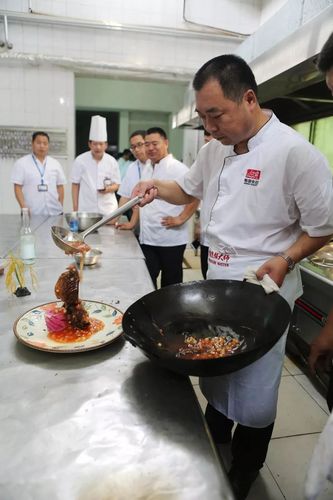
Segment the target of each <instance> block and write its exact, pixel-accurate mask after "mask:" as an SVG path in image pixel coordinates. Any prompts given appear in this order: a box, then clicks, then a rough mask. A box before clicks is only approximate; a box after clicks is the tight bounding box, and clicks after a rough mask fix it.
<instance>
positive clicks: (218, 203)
mask: <svg viewBox="0 0 333 500" xmlns="http://www.w3.org/2000/svg"><path fill="white" fill-rule="evenodd" d="M248 148H249V151H248V152H247V153H245V154H242V155H236V154H235V153H234V151H233V146H222V145H221V144H220V143H218V142H217V141H210V142H209V143H208V144H207V146H205V147H204V148H202V149H201V150H200V151H199V154H198V157H197V160H196V162H195V163H194V165H193V166H192V167H191V168H190V170H189V171H188V172H187V173H186V174H185V176H184V177H183V178H181V179H178V181H177V182H178V183H179V185H180V186H181V187H182V188H183V189H184V191H185V192H186V193H188V194H191V195H193V196H195V197H197V198H203V205H204V209H205V210H206V227H205V228H204V231H206V235H207V239H208V243H209V259H208V260H209V269H208V278H210V279H236V280H242V279H243V276H244V271H245V268H246V267H247V266H249V265H251V266H254V267H255V268H258V267H260V265H261V264H263V263H264V262H265V261H266V260H268V259H269V258H271V257H272V256H274V255H276V254H277V253H279V252H283V251H285V250H286V249H287V248H288V247H290V246H291V245H292V244H293V243H294V242H295V241H296V240H297V239H298V237H299V236H300V235H301V233H302V232H306V233H307V234H308V235H309V236H312V237H317V236H326V235H330V234H332V233H333V191H332V175H331V173H330V170H329V167H328V163H327V160H326V159H325V157H324V156H323V155H322V154H321V153H320V152H319V151H318V150H316V148H314V147H313V146H312V145H311V144H309V143H308V142H307V141H306V140H305V139H304V138H303V137H302V136H300V135H299V134H298V133H297V132H295V131H294V130H293V129H291V128H290V127H288V126H286V125H284V124H282V123H281V122H280V121H279V120H278V119H277V118H276V116H275V115H274V114H272V116H271V118H270V119H269V121H268V122H267V123H266V124H265V125H264V126H263V127H262V128H261V129H260V130H259V132H258V133H257V134H256V135H255V136H254V137H252V138H251V139H250V140H249V142H248ZM280 294H281V295H282V296H283V297H284V298H285V299H286V300H287V301H288V303H289V305H290V306H291V308H292V307H293V305H294V301H295V300H296V298H297V297H299V296H300V295H301V294H302V286H301V279H300V272H299V269H298V266H296V268H295V269H294V271H292V272H291V273H289V274H288V275H287V276H286V278H285V280H284V283H283V285H282V287H281V289H280ZM285 340H286V334H285V335H284V336H283V337H282V338H281V340H280V341H279V342H278V343H277V344H276V345H275V346H274V347H273V348H272V349H271V350H270V351H269V352H268V353H267V354H266V355H265V356H263V357H262V358H261V359H259V360H258V361H256V362H254V363H252V364H251V365H249V366H248V367H246V368H243V369H242V370H239V371H237V372H235V373H231V374H229V375H225V376H223V377H211V378H202V379H201V381H200V385H201V388H202V390H203V393H204V394H205V396H206V398H207V399H208V401H209V402H210V404H212V405H213V406H214V407H215V408H216V409H217V410H218V411H220V412H221V413H223V414H224V415H226V416H227V417H229V418H230V419H232V420H234V421H236V422H238V423H240V424H242V425H246V426H251V427H266V426H267V425H270V424H271V423H272V422H273V421H274V419H275V415H276V405H277V395H278V387H279V383H280V376H281V371H282V366H283V359H284V346H285Z"/></svg>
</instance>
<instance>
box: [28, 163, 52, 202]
mask: <svg viewBox="0 0 333 500" xmlns="http://www.w3.org/2000/svg"><path fill="white" fill-rule="evenodd" d="M31 156H32V159H33V162H34V164H35V165H36V168H37V170H38V172H39V174H40V184H38V185H37V191H39V192H44V193H45V191H48V189H49V188H48V185H47V184H45V182H44V174H45V169H46V161H45V164H44V169H43V170H41V168H40V167H39V165H38V163H37V161H36V158H35V157H34V155H31Z"/></svg>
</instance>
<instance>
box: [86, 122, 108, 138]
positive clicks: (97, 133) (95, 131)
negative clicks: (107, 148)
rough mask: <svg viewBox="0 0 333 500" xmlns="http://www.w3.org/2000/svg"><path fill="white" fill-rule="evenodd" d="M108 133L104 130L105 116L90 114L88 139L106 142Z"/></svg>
mask: <svg viewBox="0 0 333 500" xmlns="http://www.w3.org/2000/svg"><path fill="white" fill-rule="evenodd" d="M107 140H108V135H107V131H106V118H104V116H99V115H96V116H92V117H91V124H90V133H89V141H97V142H106V141H107Z"/></svg>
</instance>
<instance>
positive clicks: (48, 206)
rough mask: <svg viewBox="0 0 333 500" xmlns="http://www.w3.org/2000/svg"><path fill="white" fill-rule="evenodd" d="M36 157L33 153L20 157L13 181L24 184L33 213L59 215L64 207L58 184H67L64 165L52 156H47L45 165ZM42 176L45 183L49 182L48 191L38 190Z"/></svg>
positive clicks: (27, 202) (26, 198) (16, 163)
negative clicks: (60, 199) (60, 198)
mask: <svg viewBox="0 0 333 500" xmlns="http://www.w3.org/2000/svg"><path fill="white" fill-rule="evenodd" d="M34 159H35V161H36V162H37V165H38V167H39V169H38V167H37V166H36V163H35V162H34ZM34 159H33V156H32V154H28V155H26V156H23V157H22V158H19V159H18V160H17V161H16V162H15V164H14V167H13V170H12V175H11V181H12V182H13V183H14V184H19V185H20V186H22V191H23V195H24V200H25V203H26V206H27V207H28V208H29V209H30V213H31V214H35V215H37V214H38V215H40V214H43V215H59V214H61V213H62V212H63V207H62V205H61V203H60V201H59V195H58V191H57V186H61V185H64V184H66V177H65V174H64V171H63V169H62V166H61V165H60V163H59V162H58V161H57V160H56V159H55V158H52V156H47V157H46V158H45V161H44V165H42V163H41V162H40V161H39V160H38V158H36V157H34ZM44 167H45V168H44ZM42 176H43V181H44V184H47V187H48V190H47V191H38V185H39V184H41V179H42Z"/></svg>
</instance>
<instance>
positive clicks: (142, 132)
mask: <svg viewBox="0 0 333 500" xmlns="http://www.w3.org/2000/svg"><path fill="white" fill-rule="evenodd" d="M146 133H147V132H146V131H145V130H135V131H134V132H132V133H131V135H130V137H129V138H130V140H131V139H132V137H135V136H136V135H141V136H142V137H143V138H145V137H146Z"/></svg>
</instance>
